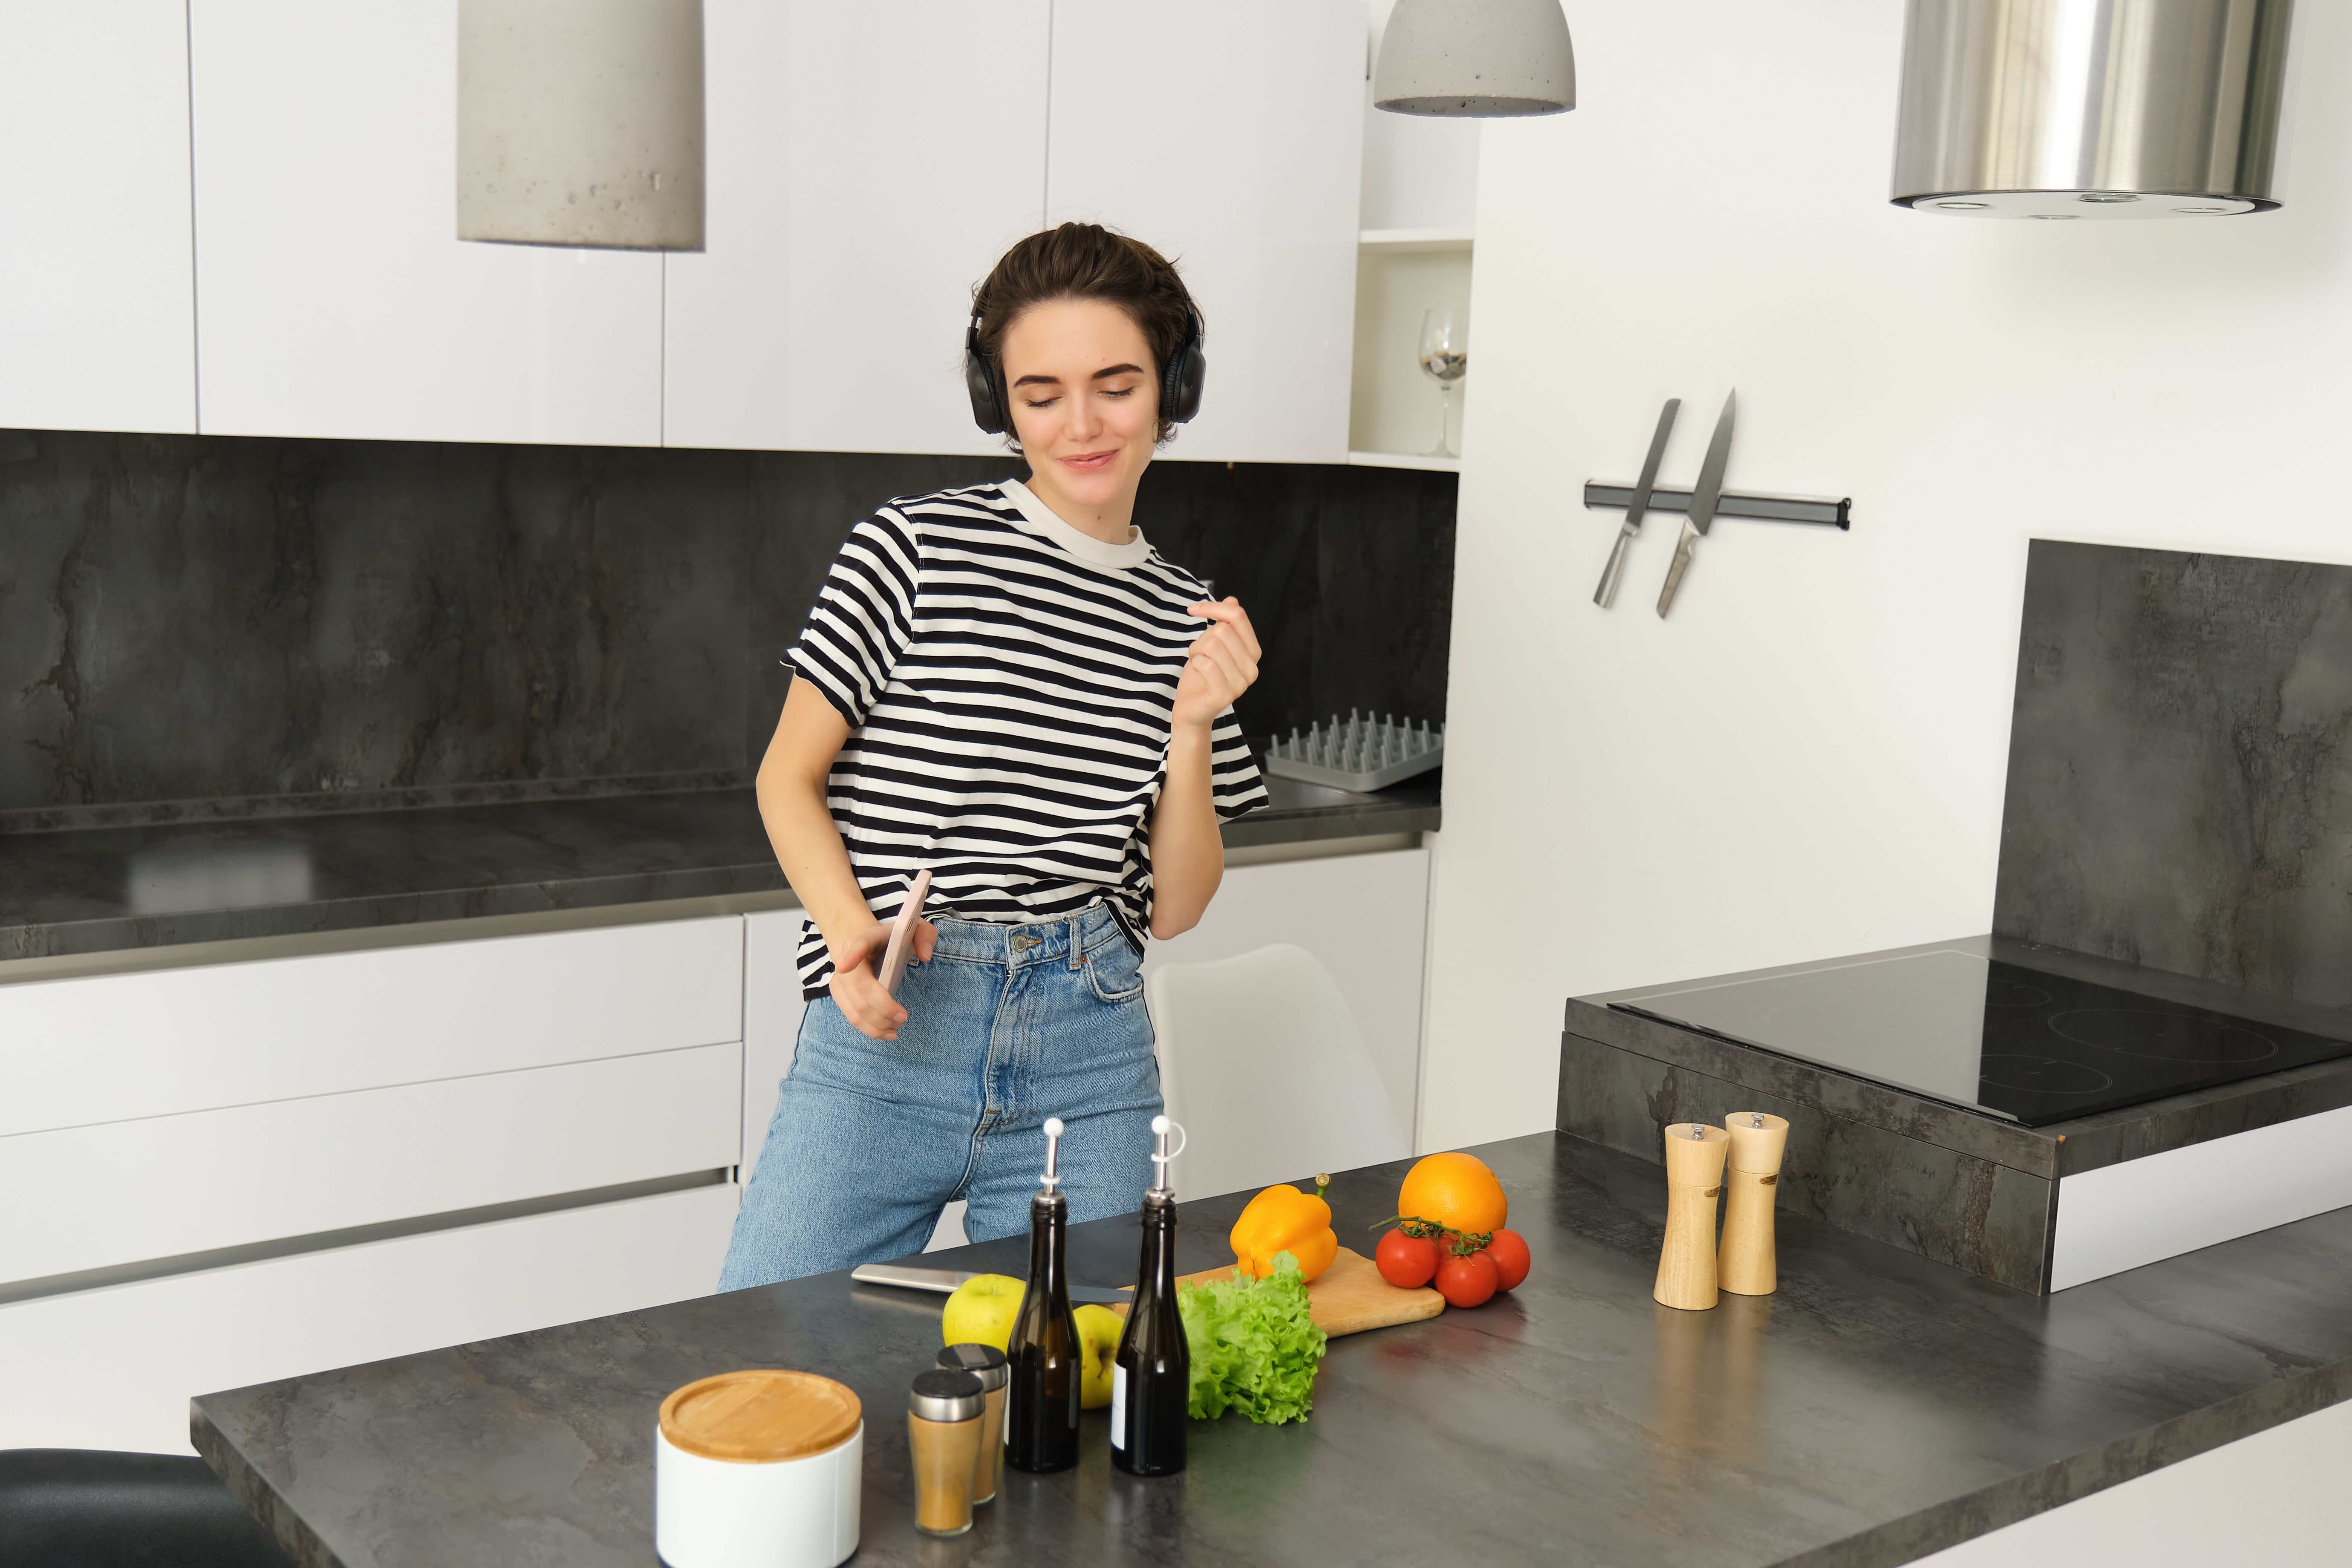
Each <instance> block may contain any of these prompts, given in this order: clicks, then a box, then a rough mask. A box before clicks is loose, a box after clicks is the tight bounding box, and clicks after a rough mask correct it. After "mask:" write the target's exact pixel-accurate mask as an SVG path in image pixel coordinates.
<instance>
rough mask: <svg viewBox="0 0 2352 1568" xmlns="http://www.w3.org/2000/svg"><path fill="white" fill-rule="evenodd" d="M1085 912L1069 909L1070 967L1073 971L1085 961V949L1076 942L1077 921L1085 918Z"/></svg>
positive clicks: (1083, 964)
mask: <svg viewBox="0 0 2352 1568" xmlns="http://www.w3.org/2000/svg"><path fill="white" fill-rule="evenodd" d="M1086 914H1087V911H1086V910H1071V911H1070V969H1071V972H1072V973H1076V971H1077V970H1079V969H1080V968H1082V967H1084V966H1085V964H1086V962H1087V954H1086V950H1085V948H1084V947H1082V946H1081V945H1080V944H1079V942H1078V926H1079V922H1080V921H1083V920H1085V919H1086Z"/></svg>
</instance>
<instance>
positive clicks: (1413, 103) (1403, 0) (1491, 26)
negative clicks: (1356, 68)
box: [1372, 0, 1576, 119]
mask: <svg viewBox="0 0 2352 1568" xmlns="http://www.w3.org/2000/svg"><path fill="white" fill-rule="evenodd" d="M1372 102H1373V103H1374V105H1376V106H1377V107H1379V108H1381V109H1385V110H1390V111H1391V113H1395V114H1433V115H1446V116H1453V117H1459V118H1465V119H1493V118H1499V117H1501V116H1505V115H1517V114H1560V113H1564V112H1566V111H1567V110H1571V109H1574V108H1575V107H1576V51H1575V49H1574V48H1572V47H1570V44H1569V39H1568V18H1567V17H1566V16H1562V15H1561V14H1560V9H1559V0H1397V3H1396V9H1395V10H1393V11H1391V12H1390V13H1389V24H1388V30H1387V31H1386V32H1385V33H1384V34H1383V35H1382V36H1381V61H1380V67H1379V68H1378V69H1377V70H1376V71H1375V72H1374V73H1373V76H1372Z"/></svg>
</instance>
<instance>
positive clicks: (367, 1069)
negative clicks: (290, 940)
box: [0, 915, 743, 1137]
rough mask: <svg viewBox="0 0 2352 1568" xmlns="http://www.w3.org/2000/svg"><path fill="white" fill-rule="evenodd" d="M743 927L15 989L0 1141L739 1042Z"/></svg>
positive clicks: (1, 1022)
mask: <svg viewBox="0 0 2352 1568" xmlns="http://www.w3.org/2000/svg"><path fill="white" fill-rule="evenodd" d="M742 1003H743V922H742V919H741V917H740V916H736V915H727V916H720V917H716V918H712V919H706V920H689V921H660V922H655V923H651V924H646V925H624V926H606V927H599V928H596V929H593V930H586V931H551V932H541V933H535V934H532V935H528V936H509V937H488V938H479V939H476V940H473V941H467V942H436V943H431V944H428V945H422V946H415V947H392V948H380V949H372V950H368V951H364V952H339V953H324V954H318V955H313V956H307V957H300V958H280V959H265V960H259V961H256V962H253V963H223V964H211V965H205V966H203V967H198V968H190V969H166V970H156V971H151V972H146V973H130V974H109V975H93V976H86V977H79V978H73V979H60V980H41V981H26V982H22V983H19V984H13V985H0V1137H5V1135H7V1134H10V1133H19V1132H33V1131H42V1130H44V1129H49V1128H60V1127H79V1126H83V1125H86V1124H88V1123H91V1122H99V1121H127V1120H129V1119H131V1118H132V1117H141V1116H169V1115H174V1114H178V1113H181V1112H184V1111H190V1110H210V1109H213V1108H215V1107H220V1106H232V1105H248V1104H251V1103H253V1102H255V1101H257V1100H289V1099H293V1098H296V1097H298V1096H302V1095H317V1094H338V1093H343V1092H346V1091H348V1090H352V1089H373V1088H380V1087H383V1086H384V1085H388V1084H399V1083H418V1082H423V1081H425V1080H428V1079H442V1078H455V1077H458V1076H460V1075H465V1074H479V1073H492V1072H505V1071H511V1070H513V1069H516V1068H535V1067H545V1066H548V1065H551V1064H552V1063H556V1062H572V1061H587V1060H591V1059H593V1058H600V1057H614V1056H625V1055H635V1054H637V1053H641V1052H646V1051H657V1050H668V1049H672V1048H675V1047H681V1046H705V1045H710V1044H713V1043H716V1042H719V1041H725V1040H737V1039H740V1038H741V1037H742Z"/></svg>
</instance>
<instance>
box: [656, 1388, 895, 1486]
mask: <svg viewBox="0 0 2352 1568" xmlns="http://www.w3.org/2000/svg"><path fill="white" fill-rule="evenodd" d="M862 1419H864V1412H863V1410H862V1409H861V1407H860V1406H859V1405H858V1403H857V1395H856V1394H852V1393H851V1392H850V1391H849V1390H848V1389H846V1388H844V1387H843V1386H842V1385H841V1384H837V1383H835V1382H834V1381H833V1379H831V1378H829V1377H819V1376H817V1375H816V1373H813V1372H784V1371H781V1370H779V1369H776V1368H773V1367H761V1368H756V1369H754V1370H752V1371H749V1372H722V1373H719V1374H718V1375H717V1376H715V1377H706V1378H701V1379H698V1380H697V1381H696V1382H693V1383H689V1384H687V1385H686V1386H685V1387H684V1388H681V1389H679V1390H678V1391H677V1393H675V1394H671V1395H670V1396H669V1397H668V1398H667V1399H665V1400H663V1401H662V1406H661V1430H662V1436H665V1437H667V1438H668V1439H669V1442H670V1447H674V1448H678V1449H682V1450H684V1451H685V1452H687V1453H689V1454H695V1455H698V1456H700V1457H701V1458H706V1459H727V1460H730V1461H732V1462H733V1463H735V1464H739V1465H773V1464H780V1463H782V1461H784V1460H786V1459H805V1458H810V1457H811V1456H813V1455H816V1454H822V1453H824V1452H825V1451H826V1450H827V1449H831V1448H837V1447H841V1445H842V1444H844V1443H845V1442H847V1441H849V1438H850V1436H851V1435H852V1434H854V1433H855V1432H856V1430H857V1424H858V1422H859V1421H861V1420H862Z"/></svg>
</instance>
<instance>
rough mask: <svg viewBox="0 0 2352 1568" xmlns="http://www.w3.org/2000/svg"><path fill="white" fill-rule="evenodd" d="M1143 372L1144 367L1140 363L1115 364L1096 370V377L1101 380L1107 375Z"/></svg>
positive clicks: (1138, 373) (1139, 373)
mask: <svg viewBox="0 0 2352 1568" xmlns="http://www.w3.org/2000/svg"><path fill="white" fill-rule="evenodd" d="M1141 374H1143V367H1142V366H1141V365H1139V364H1114V365H1107V366H1105V367H1104V368H1103V369H1101V370H1098V371H1097V372H1095V374H1094V379H1095V380H1097V381H1100V380H1101V379H1102V378H1103V377H1105V376H1107V375H1141Z"/></svg>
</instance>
